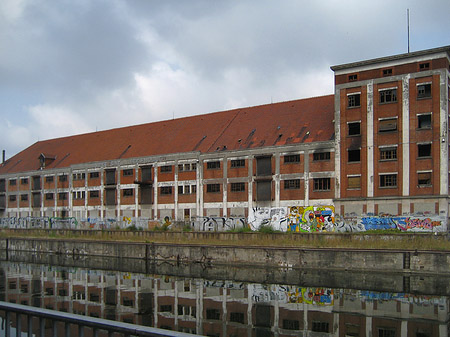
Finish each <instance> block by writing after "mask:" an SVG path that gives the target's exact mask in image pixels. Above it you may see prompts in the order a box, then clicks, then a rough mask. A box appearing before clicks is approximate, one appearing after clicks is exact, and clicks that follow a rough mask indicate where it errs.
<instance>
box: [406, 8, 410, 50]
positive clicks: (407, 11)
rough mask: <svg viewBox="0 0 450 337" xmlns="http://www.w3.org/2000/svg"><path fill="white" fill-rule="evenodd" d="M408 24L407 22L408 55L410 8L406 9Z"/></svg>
mask: <svg viewBox="0 0 450 337" xmlns="http://www.w3.org/2000/svg"><path fill="white" fill-rule="evenodd" d="M406 22H407V31H408V54H409V8H408V9H406Z"/></svg>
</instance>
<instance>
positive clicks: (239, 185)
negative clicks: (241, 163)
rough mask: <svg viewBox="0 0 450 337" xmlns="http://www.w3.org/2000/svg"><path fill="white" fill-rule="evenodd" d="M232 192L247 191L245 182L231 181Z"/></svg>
mask: <svg viewBox="0 0 450 337" xmlns="http://www.w3.org/2000/svg"><path fill="white" fill-rule="evenodd" d="M231 192H245V183H231Z"/></svg>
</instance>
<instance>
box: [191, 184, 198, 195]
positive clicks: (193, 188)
mask: <svg viewBox="0 0 450 337" xmlns="http://www.w3.org/2000/svg"><path fill="white" fill-rule="evenodd" d="M191 193H197V185H192V186H191Z"/></svg>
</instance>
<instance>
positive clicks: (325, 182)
mask: <svg viewBox="0 0 450 337" xmlns="http://www.w3.org/2000/svg"><path fill="white" fill-rule="evenodd" d="M313 182H314V191H329V190H330V189H331V179H330V178H315V179H314V180H313Z"/></svg>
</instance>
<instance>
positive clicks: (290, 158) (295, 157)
mask: <svg viewBox="0 0 450 337" xmlns="http://www.w3.org/2000/svg"><path fill="white" fill-rule="evenodd" d="M284 163H285V164H292V163H300V155H299V154H289V155H285V156H284Z"/></svg>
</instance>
